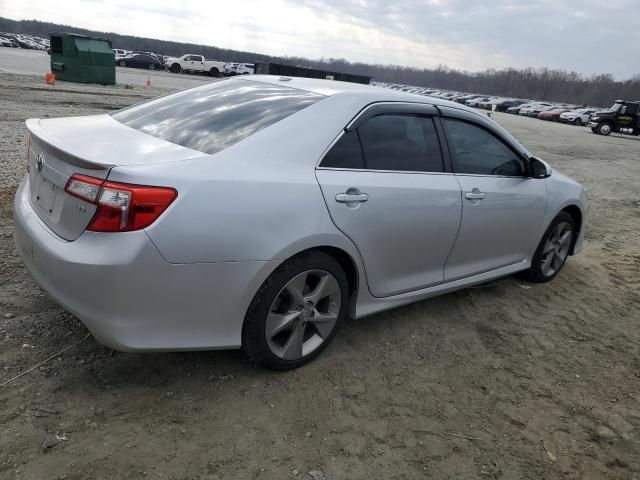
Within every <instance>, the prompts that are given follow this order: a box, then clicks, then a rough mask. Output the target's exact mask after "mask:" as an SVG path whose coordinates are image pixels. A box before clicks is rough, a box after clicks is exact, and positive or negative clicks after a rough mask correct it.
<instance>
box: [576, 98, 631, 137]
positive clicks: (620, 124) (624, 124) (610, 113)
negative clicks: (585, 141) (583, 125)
mask: <svg viewBox="0 0 640 480" xmlns="http://www.w3.org/2000/svg"><path fill="white" fill-rule="evenodd" d="M588 126H589V127H591V131H592V132H593V133H597V134H599V135H609V134H610V133H611V132H617V133H624V134H626V135H640V101H637V102H630V101H626V100H616V102H615V103H614V104H613V106H612V107H611V108H610V109H608V110H600V111H597V112H595V113H594V114H593V115H592V116H591V119H590V120H589V123H588Z"/></svg>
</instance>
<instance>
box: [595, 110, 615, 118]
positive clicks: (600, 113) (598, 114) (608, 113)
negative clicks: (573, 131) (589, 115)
mask: <svg viewBox="0 0 640 480" xmlns="http://www.w3.org/2000/svg"><path fill="white" fill-rule="evenodd" d="M593 116H594V117H613V116H614V112H612V111H611V110H599V111H597V112H595V113H594V114H593Z"/></svg>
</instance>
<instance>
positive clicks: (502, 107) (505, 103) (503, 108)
mask: <svg viewBox="0 0 640 480" xmlns="http://www.w3.org/2000/svg"><path fill="white" fill-rule="evenodd" d="M525 103H527V101H526V100H514V99H503V100H502V101H500V102H498V103H496V111H498V112H509V109H510V108H513V109H514V111H512V112H509V113H514V112H515V110H518V111H519V107H520V105H524V104H525Z"/></svg>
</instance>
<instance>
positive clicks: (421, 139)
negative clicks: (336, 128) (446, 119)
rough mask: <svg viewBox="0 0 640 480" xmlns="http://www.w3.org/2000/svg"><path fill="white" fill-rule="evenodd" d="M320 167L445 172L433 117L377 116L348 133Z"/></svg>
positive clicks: (337, 143) (341, 138)
mask: <svg viewBox="0 0 640 480" xmlns="http://www.w3.org/2000/svg"><path fill="white" fill-rule="evenodd" d="M320 166H321V167H328V168H351V169H368V170H390V171H405V172H442V171H443V164H442V153H441V150H440V142H439V141H438V134H437V133H436V128H435V125H434V124H433V119H431V118H430V117H424V116H418V115H401V114H396V115H392V114H383V115H377V116H375V117H373V118H371V119H369V120H367V121H366V122H365V123H364V124H362V125H361V126H360V127H358V129H357V130H351V131H350V132H347V133H345V134H344V135H343V136H342V137H340V140H338V141H337V142H336V144H335V145H334V146H333V147H332V148H331V150H330V151H329V152H328V153H327V155H326V156H325V157H324V159H323V160H322V163H321V165H320Z"/></svg>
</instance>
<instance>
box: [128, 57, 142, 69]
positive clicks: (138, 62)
mask: <svg viewBox="0 0 640 480" xmlns="http://www.w3.org/2000/svg"><path fill="white" fill-rule="evenodd" d="M145 62H146V59H145V56H144V55H140V54H138V55H134V56H133V57H132V59H131V63H132V65H131V66H133V67H144V66H145ZM127 63H129V62H127Z"/></svg>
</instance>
